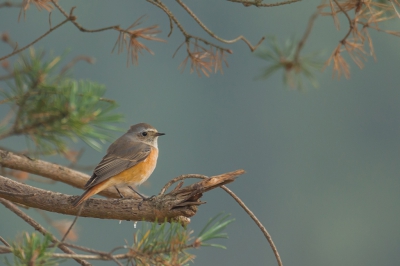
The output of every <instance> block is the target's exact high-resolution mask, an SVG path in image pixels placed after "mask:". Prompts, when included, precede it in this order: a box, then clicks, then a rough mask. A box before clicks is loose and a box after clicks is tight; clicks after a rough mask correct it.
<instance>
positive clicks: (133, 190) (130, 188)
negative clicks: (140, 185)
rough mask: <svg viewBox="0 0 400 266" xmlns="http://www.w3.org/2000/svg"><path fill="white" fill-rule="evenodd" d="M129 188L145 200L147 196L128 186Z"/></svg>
mask: <svg viewBox="0 0 400 266" xmlns="http://www.w3.org/2000/svg"><path fill="white" fill-rule="evenodd" d="M128 187H129V188H130V189H132V190H133V191H134V192H135V193H136V194H138V195H139V196H140V197H141V198H142V199H143V200H147V199H148V198H147V197H145V196H143V195H142V194H140V193H139V192H137V191H136V190H135V189H134V188H133V187H131V186H128Z"/></svg>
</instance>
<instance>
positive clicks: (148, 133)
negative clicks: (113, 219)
mask: <svg viewBox="0 0 400 266" xmlns="http://www.w3.org/2000/svg"><path fill="white" fill-rule="evenodd" d="M162 135H165V134H164V133H159V132H158V131H157V130H156V129H155V128H154V127H152V126H151V125H149V124H146V123H140V124H136V125H133V126H131V127H130V129H129V130H128V132H126V133H125V134H124V135H122V136H121V137H120V138H118V139H117V140H116V141H114V142H113V143H112V144H111V145H110V147H109V148H108V149H107V154H106V155H105V156H104V157H103V159H102V160H101V162H100V163H99V164H98V165H97V166H96V168H95V169H94V172H93V175H92V177H91V178H90V179H89V181H88V182H87V183H86V185H85V187H84V188H85V189H86V191H85V192H84V193H83V194H82V195H81V196H80V197H79V198H78V199H76V200H75V201H74V203H73V206H74V207H76V206H78V205H79V204H81V203H82V202H84V201H85V200H87V199H88V198H90V197H91V196H93V195H95V194H97V193H99V192H100V191H102V190H104V189H106V188H108V187H111V186H114V187H115V189H116V190H117V191H118V193H119V195H120V196H121V197H123V195H122V194H121V192H120V191H119V190H118V187H122V186H128V187H129V188H131V189H132V190H133V191H135V192H136V193H137V194H138V195H139V196H141V197H142V198H144V197H143V196H142V195H141V194H140V193H138V192H137V191H136V190H134V189H133V188H132V187H131V186H130V185H135V186H138V185H140V184H142V183H143V182H145V181H146V180H147V179H148V178H149V177H150V175H151V174H152V173H153V171H154V169H155V168H156V164H157V158H158V144H157V139H158V137H159V136H162Z"/></svg>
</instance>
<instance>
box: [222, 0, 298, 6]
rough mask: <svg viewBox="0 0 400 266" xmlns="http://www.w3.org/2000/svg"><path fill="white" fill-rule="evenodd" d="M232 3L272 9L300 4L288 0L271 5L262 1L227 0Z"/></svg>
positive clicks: (294, 0)
mask: <svg viewBox="0 0 400 266" xmlns="http://www.w3.org/2000/svg"><path fill="white" fill-rule="evenodd" d="M228 1H229V2H233V3H242V4H243V5H245V6H256V7H274V6H283V5H288V4H293V3H296V2H300V1H301V0H289V1H284V2H277V3H272V4H267V3H262V1H257V0H256V1H246V0H228Z"/></svg>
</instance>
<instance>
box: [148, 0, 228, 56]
mask: <svg viewBox="0 0 400 266" xmlns="http://www.w3.org/2000/svg"><path fill="white" fill-rule="evenodd" d="M146 1H147V2H149V3H150V4H153V5H155V6H156V7H158V8H160V9H161V10H162V11H164V13H165V14H167V16H168V18H169V19H170V20H172V21H173V22H174V23H175V25H176V26H177V27H178V29H179V30H180V31H181V33H182V34H183V36H185V42H186V43H187V44H189V42H190V39H194V40H198V41H201V42H202V43H204V44H206V45H210V46H213V47H215V48H217V49H220V50H223V51H226V52H228V53H230V54H231V53H232V51H231V50H230V49H227V48H224V47H222V46H220V45H217V44H214V43H211V42H209V41H207V40H206V39H203V38H201V37H197V36H194V35H191V34H189V33H188V32H187V31H186V30H185V29H184V28H183V26H182V24H181V23H180V22H179V20H178V19H177V18H176V17H175V16H174V14H172V12H171V11H170V10H169V9H168V7H167V6H165V5H164V4H163V3H162V2H161V1H159V0H146ZM178 49H179V48H178Z"/></svg>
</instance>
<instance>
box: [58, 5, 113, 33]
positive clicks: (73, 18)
mask: <svg viewBox="0 0 400 266" xmlns="http://www.w3.org/2000/svg"><path fill="white" fill-rule="evenodd" d="M51 2H52V3H53V5H54V6H55V7H56V8H57V9H58V10H59V11H60V12H61V14H63V15H64V16H65V18H67V19H68V20H69V21H71V22H72V23H73V24H74V25H75V27H77V28H78V29H79V30H80V31H82V32H92V33H93V32H100V31H106V30H114V29H115V28H117V27H118V25H115V26H110V27H105V28H100V29H95V30H88V29H86V28H84V27H82V26H81V25H80V24H79V23H78V22H76V17H75V16H74V15H73V12H74V9H75V8H76V7H73V8H71V10H70V13H69V15H68V14H67V12H65V11H64V9H63V8H62V7H61V6H60V5H59V4H58V3H57V1H55V0H51Z"/></svg>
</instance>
